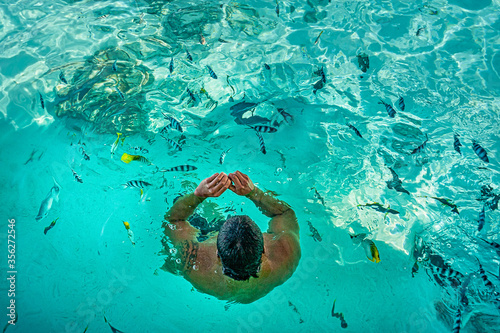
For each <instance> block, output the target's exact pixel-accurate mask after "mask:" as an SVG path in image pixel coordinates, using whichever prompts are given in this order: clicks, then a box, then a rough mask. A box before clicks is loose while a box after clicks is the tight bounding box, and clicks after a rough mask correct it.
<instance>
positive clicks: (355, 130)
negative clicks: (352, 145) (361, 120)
mask: <svg viewBox="0 0 500 333" xmlns="http://www.w3.org/2000/svg"><path fill="white" fill-rule="evenodd" d="M347 127H349V128H350V129H352V130H353V131H354V133H356V135H357V136H359V137H360V138H363V136H362V135H361V133H360V132H359V131H358V129H357V128H356V127H354V126H353V125H351V124H349V123H348V124H347Z"/></svg>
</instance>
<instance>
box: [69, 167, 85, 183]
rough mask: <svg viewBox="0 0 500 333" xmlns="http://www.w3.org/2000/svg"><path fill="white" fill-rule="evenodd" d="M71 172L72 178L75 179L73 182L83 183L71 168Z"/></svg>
mask: <svg viewBox="0 0 500 333" xmlns="http://www.w3.org/2000/svg"><path fill="white" fill-rule="evenodd" d="M71 171H73V177H75V180H76V181H77V182H79V183H83V180H82V179H81V178H80V176H79V175H78V174H77V173H76V172H75V170H73V168H71Z"/></svg>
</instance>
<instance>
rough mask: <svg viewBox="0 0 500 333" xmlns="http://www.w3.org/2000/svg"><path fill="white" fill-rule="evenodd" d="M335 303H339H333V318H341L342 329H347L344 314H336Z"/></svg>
mask: <svg viewBox="0 0 500 333" xmlns="http://www.w3.org/2000/svg"><path fill="white" fill-rule="evenodd" d="M335 302H337V300H334V301H333V306H332V317H335V318H339V319H340V327H342V328H347V322H346V321H345V319H344V314H343V313H342V312H340V313H336V312H335Z"/></svg>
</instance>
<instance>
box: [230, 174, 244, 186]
mask: <svg viewBox="0 0 500 333" xmlns="http://www.w3.org/2000/svg"><path fill="white" fill-rule="evenodd" d="M229 179H231V180H232V181H233V182H234V185H235V186H236V188H237V189H238V188H242V187H243V185H242V184H241V182H240V179H239V177H238V175H237V174H236V173H232V174H230V175H229Z"/></svg>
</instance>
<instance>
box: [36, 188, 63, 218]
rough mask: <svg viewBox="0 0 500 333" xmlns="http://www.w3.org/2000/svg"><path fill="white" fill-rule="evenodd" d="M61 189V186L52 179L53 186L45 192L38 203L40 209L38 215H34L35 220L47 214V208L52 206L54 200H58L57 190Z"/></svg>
mask: <svg viewBox="0 0 500 333" xmlns="http://www.w3.org/2000/svg"><path fill="white" fill-rule="evenodd" d="M60 191H61V187H60V186H59V184H57V182H56V180H55V179H54V186H52V188H51V189H50V192H49V193H48V194H47V196H46V197H45V199H43V201H42V203H41V204H40V209H39V210H38V215H37V216H36V217H35V220H37V221H40V220H41V219H43V218H44V217H46V216H47V215H49V210H50V209H51V208H52V204H53V203H54V200H55V201H59V192H60Z"/></svg>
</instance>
